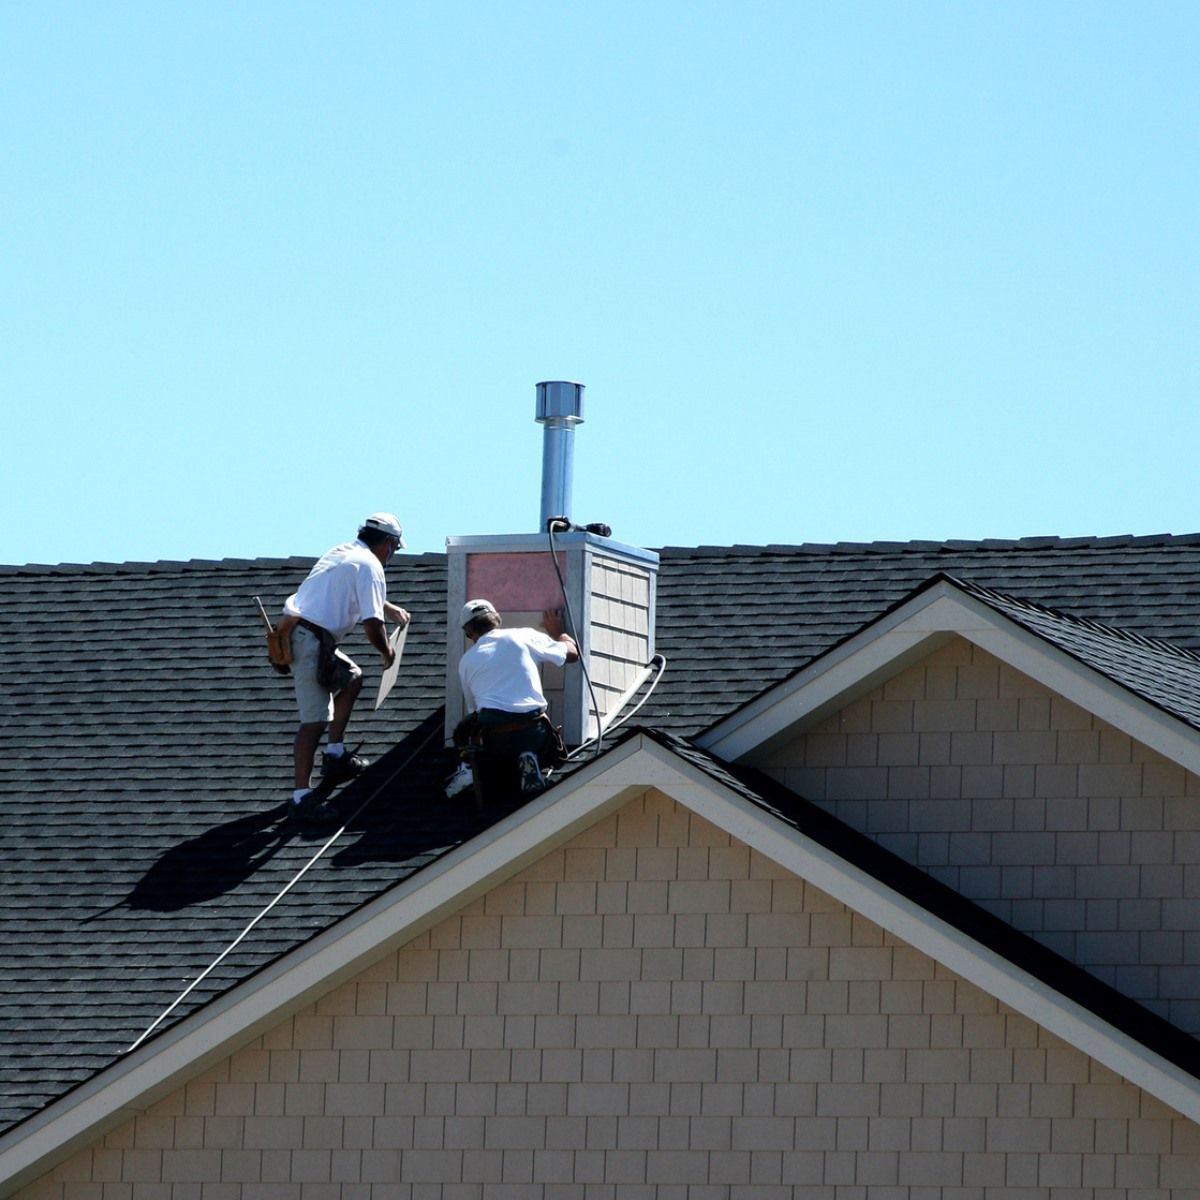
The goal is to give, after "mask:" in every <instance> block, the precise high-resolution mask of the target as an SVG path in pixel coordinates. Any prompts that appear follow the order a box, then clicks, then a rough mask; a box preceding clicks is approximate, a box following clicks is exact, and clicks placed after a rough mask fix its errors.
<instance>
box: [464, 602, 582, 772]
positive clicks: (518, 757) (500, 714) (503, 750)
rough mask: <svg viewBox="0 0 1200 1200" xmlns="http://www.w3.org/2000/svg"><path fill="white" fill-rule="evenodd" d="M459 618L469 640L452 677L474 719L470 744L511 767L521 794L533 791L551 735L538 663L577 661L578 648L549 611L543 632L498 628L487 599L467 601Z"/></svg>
mask: <svg viewBox="0 0 1200 1200" xmlns="http://www.w3.org/2000/svg"><path fill="white" fill-rule="evenodd" d="M461 619H462V626H463V632H464V633H465V634H466V635H467V638H468V639H469V640H470V641H471V643H472V644H471V647H470V649H468V650H467V652H466V653H465V654H464V655H463V656H462V658H461V659H460V660H459V663H458V677H459V681H460V683H461V684H462V691H463V700H464V702H465V705H466V710H467V713H468V714H469V715H470V714H474V717H475V720H474V721H473V722H472V726H473V728H472V733H471V737H472V740H473V743H474V744H475V745H476V746H477V747H478V748H480V749H481V750H482V751H484V752H485V753H486V754H487V755H488V756H489V757H490V758H492V759H494V760H500V761H501V762H503V761H504V760H507V762H508V764H509V765H510V766H515V768H516V775H517V780H518V783H519V786H520V790H521V792H522V793H523V794H525V795H533V794H535V793H536V792H539V791H541V789H542V788H543V787H545V779H544V777H543V775H542V771H541V762H540V755H541V754H542V753H543V752H544V750H545V749H546V746H547V743H548V739H551V738H553V729H552V727H551V726H550V723H549V719H548V718H547V717H546V697H545V694H544V693H543V691H542V683H541V677H540V675H539V672H538V667H539V666H541V665H543V664H552V665H554V666H559V667H561V666H565V665H566V664H567V663H573V662H578V661H579V647H578V646H576V644H575V639H574V638H572V637H571V635H570V634H568V633H566V632H565V631H564V629H563V622H562V616H561V614H559V613H557V612H554V611H546V612H544V613H542V627H543V628H544V629H545V631H546V632H545V633H543V632H541V631H540V630H537V629H501V628H500V624H501V618H500V614H499V613H498V612H497V611H496V609H495V606H494V605H493V604H492V603H491V601H490V600H469V601H467V603H466V604H465V605H463V609H462V618H461Z"/></svg>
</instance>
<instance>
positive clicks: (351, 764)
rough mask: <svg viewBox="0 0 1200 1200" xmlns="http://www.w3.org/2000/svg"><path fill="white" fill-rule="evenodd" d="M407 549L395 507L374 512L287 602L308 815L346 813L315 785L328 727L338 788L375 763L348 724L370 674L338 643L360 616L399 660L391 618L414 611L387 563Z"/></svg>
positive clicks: (297, 794) (304, 813)
mask: <svg viewBox="0 0 1200 1200" xmlns="http://www.w3.org/2000/svg"><path fill="white" fill-rule="evenodd" d="M403 548H404V530H403V529H401V527H400V522H399V521H397V520H396V518H395V517H394V516H393V515H392V514H391V513H386V512H378V513H373V514H372V515H371V516H369V517H367V519H366V520H365V521H363V523H362V528H361V529H359V531H358V537H357V539H356V540H355V541H353V542H343V543H341V544H340V545H337V546H334V547H333V548H332V549H331V550H327V551H326V552H325V553H324V554H323V555H321V557H320V559H319V560H318V561H317V564H316V566H314V567H313V569H312V570H311V571H310V572H309V573H308V578H306V579H305V580H304V582H303V583H302V584H301V585H300V587H299V588H298V589H297V590H296V592H295V594H293V595H291V596H289V597H288V598H287V600H286V601H285V602H284V605H283V612H284V615H283V618H282V619H281V620H280V622H279V628H280V629H282V630H286V631H288V632H289V635H290V640H291V647H292V676H293V678H294V680H295V684H296V703H297V706H298V707H299V709H300V729H299V730H298V732H297V733H296V741H295V746H294V750H293V758H294V761H295V768H296V778H295V791H293V792H292V809H291V811H292V814H293V815H294V816H296V817H298V818H300V819H301V820H306V821H319V822H327V821H333V820H337V819H338V812H337V810H336V809H335V808H334V807H333V806H332V805H331V804H329V803H327V802H326V801H325V800H324V799H322V798H321V796H319V795H318V794H317V793H315V792H314V791H313V789H312V786H311V778H312V770H313V760H314V759H315V758H316V753H317V746H318V744H319V743H320V741H321V734H322V733H324V732H325V729H326V727H328V729H329V741H328V743H327V745H326V748H325V753H324V755H323V756H322V764H321V775H322V778H323V779H324V781H325V783H327V784H328V785H330V787H333V786H336V785H337V784H339V783H343V782H344V781H345V780H347V779H353V778H354V776H355V775H358V774H360V773H361V772H362V771H363V770H365V769H366V767H367V766H369V765H370V764H369V763H368V761H367V759H365V758H361V757H360V756H359V755H357V754H352V753H350V752H349V751H348V750H347V749H346V744H345V741H344V740H343V739H344V738H345V735H346V724H347V722H348V721H349V720H350V713H351V711H352V710H353V708H354V702H355V700H357V699H358V693H359V690H360V689H361V688H362V680H363V674H362V670H361V669H360V668H359V666H358V665H357V663H355V662H353V661H352V660H351V659H350V658H348V657H347V656H346V655H345V654H343V653H342V652H341V651H340V650H339V649H338V648H337V646H338V642H340V641H341V640H342V639H343V638H344V637H346V635H347V634H348V633H350V631H351V630H352V629H353V628H354V626H355V625H357V624H358V623H359V622H360V621H361V622H362V627H363V632H364V633H365V634H366V635H367V640H368V641H369V642H370V643H371V645H372V646H374V647H375V649H376V650H378V651H379V654H380V657H381V658H382V659H383V665H384V667H385V668H386V667H390V666H391V665H392V663H393V662H394V661H395V657H396V655H395V652H394V651H393V650H392V648H391V646H390V645H389V644H388V638H387V628H386V626H385V625H384V618H387V619H388V620H390V621H392V622H393V623H395V624H397V625H407V624H408V621H409V616H408V613H407V612H406V611H405V610H404V609H402V608H400V607H398V606H397V605H395V604H391V603H389V602H388V599H387V580H386V579H385V578H384V574H383V568H384V567H385V566H386V565H387V564H388V562H389V561H390V560H391V557H392V555H393V554H395V552H396V551H397V550H401V549H403Z"/></svg>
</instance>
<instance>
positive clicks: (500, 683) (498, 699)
mask: <svg viewBox="0 0 1200 1200" xmlns="http://www.w3.org/2000/svg"><path fill="white" fill-rule="evenodd" d="M568 652H569V647H568V646H567V645H566V643H564V642H556V641H555V640H554V639H553V638H552V637H548V636H547V635H546V634H544V633H542V632H541V631H540V630H537V629H493V630H490V631H489V632H488V633H485V634H484V635H483V637H481V638H480V639H479V640H478V641H477V642H476V643H475V645H473V646H472V647H471V648H470V649H469V650H468V651H467V652H466V654H464V655H463V656H462V658H461V659H459V662H458V678H459V680H460V682H461V683H462V690H463V699H464V700H465V701H466V705H467V712H475V711H477V710H478V709H481V708H498V709H500V710H501V711H502V712H513V713H524V712H537V711H538V710H539V709H543V708H545V707H546V697H545V695H544V694H543V692H542V681H541V678H540V677H539V676H538V664H539V663H553V664H554V665H555V666H556V667H561V666H563V665H565V663H566V661H567V654H568Z"/></svg>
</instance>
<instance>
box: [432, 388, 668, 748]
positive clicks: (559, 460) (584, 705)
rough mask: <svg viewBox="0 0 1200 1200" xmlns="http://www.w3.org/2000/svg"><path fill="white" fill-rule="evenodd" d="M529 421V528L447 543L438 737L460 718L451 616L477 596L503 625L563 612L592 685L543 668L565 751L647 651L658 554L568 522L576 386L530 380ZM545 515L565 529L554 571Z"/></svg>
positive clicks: (608, 707)
mask: <svg viewBox="0 0 1200 1200" xmlns="http://www.w3.org/2000/svg"><path fill="white" fill-rule="evenodd" d="M535 419H536V420H537V422H538V424H540V425H542V426H543V428H544V432H543V440H542V496H541V516H540V522H539V530H538V532H537V533H514V534H484V535H477V536H473V537H470V536H469V537H450V538H447V539H446V556H447V567H448V580H447V588H446V622H447V623H446V736H447V737H449V736H450V734H451V733H452V732H453V729H454V726H455V725H457V724H458V722H459V720H460V719H461V718H462V716H463V701H462V689H461V687H460V685H459V681H458V660H459V659H460V658H461V657H462V655H463V653H464V652H465V651H466V649H467V646H468V642H467V640H466V638H465V637H464V636H463V632H462V629H461V628H460V627H459V624H458V618H459V613H460V612H461V610H462V606H463V605H464V604H465V603H466V602H467V601H468V600H471V599H475V598H477V597H480V596H482V597H486V598H487V599H488V600H490V601H491V602H492V603H493V604H494V605H495V606H496V608H497V610H498V611H499V612H500V615H501V617H502V618H503V620H504V625H505V626H506V627H508V628H515V627H519V626H526V625H527V626H532V627H534V628H537V627H539V626H540V624H541V617H542V612H543V610H545V609H547V608H555V609H562V608H566V609H568V610H569V612H570V615H571V618H572V620H573V622H574V634H575V638H576V641H577V642H578V643H579V651H580V654H581V656H582V658H583V662H584V664H586V666H587V671H588V675H589V676H590V679H591V684H592V686H591V688H589V687H588V681H587V679H586V678H585V677H584V673H583V671H582V669H581V668H580V667H579V666H569V667H566V668H557V667H546V668H543V672H542V675H543V678H542V688H543V690H544V691H545V693H546V699H547V700H548V701H549V704H550V717H551V719H552V720H553V721H554V723H555V724H556V725H561V726H562V727H563V737H564V739H565V741H566V742H567V744H568V745H571V746H577V745H579V744H581V743H582V742H584V741H587V740H588V739H589V738H591V737H594V736H595V734H596V732H597V713H596V712H595V707H598V708H599V710H600V711H599V722H600V724H601V725H603V724H604V723H605V720H606V718H608V717H609V716H610V714H611V715H615V709H616V705H617V704H618V702H619V701H620V699H621V697H622V696H623V695H624V694H625V693H626V691H627V690H628V689H629V688H630V687H631V686H632V685H633V684H634V683H635V682H636V681H637V680H638V678H639V677H640V676H641V674H642V671H643V669H644V668H645V666H646V664H647V663H648V662H649V661H650V659H651V657H652V656H653V654H654V593H655V584H656V579H657V575H658V555H657V554H655V553H654V552H653V551H651V550H642V549H640V548H639V547H636V546H627V545H624V544H623V543H621V542H617V541H615V540H613V538H611V537H610V536H607V535H608V532H609V531H608V527H607V526H605V525H602V524H599V523H597V524H593V525H589V526H587V527H586V528H584V527H580V526H579V525H577V524H575V523H574V520H573V517H574V514H573V513H572V512H571V506H572V503H573V501H572V496H571V488H572V482H573V480H572V476H573V469H574V454H575V446H574V439H575V426H576V425H579V424H582V422H583V384H581V383H569V382H557V381H556V382H544V383H539V384H538V385H537V410H536V418H535ZM623 474H624V473H623V472H622V475H623ZM616 476H617V471H616V470H614V471H613V472H612V477H613V479H614V480H615V478H616ZM614 486H616V485H615V484H614ZM551 517H563V518H566V522H565V524H566V526H567V527H566V528H564V529H561V530H560V529H556V531H555V533H554V535H553V544H554V549H555V551H556V552H557V559H558V570H557V571H556V570H555V565H554V561H553V560H552V559H551V556H550V543H551V538H550V534H548V533H547V531H546V525H547V522H548V521H549V519H550V518H551ZM560 575H561V579H560ZM593 693H594V694H595V706H594V705H593Z"/></svg>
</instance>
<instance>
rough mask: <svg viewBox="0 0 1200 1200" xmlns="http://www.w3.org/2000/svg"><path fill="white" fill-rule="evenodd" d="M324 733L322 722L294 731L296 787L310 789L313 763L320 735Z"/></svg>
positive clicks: (323, 723)
mask: <svg viewBox="0 0 1200 1200" xmlns="http://www.w3.org/2000/svg"><path fill="white" fill-rule="evenodd" d="M324 732H325V722H324V721H314V722H312V723H310V724H307V725H301V726H300V728H299V729H298V730H297V731H296V740H295V742H294V743H293V747H292V758H293V760H294V761H295V765H296V787H297V788H307V787H311V786H312V783H311V780H312V772H313V762H314V761H315V760H316V757H317V746H318V745H320V742H321V734H323V733H324Z"/></svg>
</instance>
